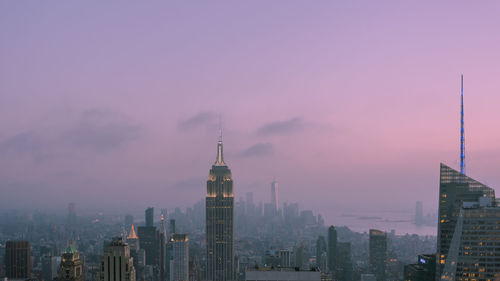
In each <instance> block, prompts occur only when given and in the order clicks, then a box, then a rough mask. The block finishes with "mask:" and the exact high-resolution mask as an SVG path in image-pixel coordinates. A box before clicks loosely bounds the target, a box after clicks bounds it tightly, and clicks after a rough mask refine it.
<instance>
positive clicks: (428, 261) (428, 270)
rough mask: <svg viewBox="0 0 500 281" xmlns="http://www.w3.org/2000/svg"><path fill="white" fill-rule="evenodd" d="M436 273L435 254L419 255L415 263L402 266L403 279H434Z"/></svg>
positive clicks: (415, 280)
mask: <svg viewBox="0 0 500 281" xmlns="http://www.w3.org/2000/svg"><path fill="white" fill-rule="evenodd" d="M435 275H436V255H435V254H433V255H419V256H418V259H417V263H416V264H408V265H405V267H404V274H403V276H404V281H427V280H434V276H435Z"/></svg>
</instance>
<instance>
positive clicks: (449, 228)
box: [436, 163, 495, 278]
mask: <svg viewBox="0 0 500 281" xmlns="http://www.w3.org/2000/svg"><path fill="white" fill-rule="evenodd" d="M481 197H488V198H490V199H491V200H492V201H494V199H495V191H494V190H493V189H491V188H490V187H488V186H486V185H484V184H482V183H480V182H478V181H476V180H474V179H472V178H470V177H468V176H466V175H463V174H460V173H459V172H458V171H456V170H453V169H452V168H450V167H448V166H446V165H444V164H442V163H441V166H440V182H439V216H438V219H439V221H438V237H437V240H438V241H437V242H438V243H437V254H438V256H437V262H436V267H437V268H436V275H437V277H438V278H439V276H441V273H442V270H443V267H444V265H445V263H446V257H447V255H448V250H449V247H450V243H451V240H452V238H453V233H454V232H455V226H456V223H457V219H458V216H459V214H460V209H461V207H462V205H463V202H478V201H479V198H481Z"/></svg>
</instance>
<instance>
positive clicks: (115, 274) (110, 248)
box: [99, 237, 136, 281]
mask: <svg viewBox="0 0 500 281" xmlns="http://www.w3.org/2000/svg"><path fill="white" fill-rule="evenodd" d="M135 279H136V276H135V268H134V261H133V258H132V257H131V256H130V248H129V246H128V244H127V243H125V242H123V240H122V239H121V238H119V237H118V238H113V240H112V241H111V242H110V243H108V244H107V245H105V246H104V255H103V257H102V261H101V269H100V272H99V280H100V281H135Z"/></svg>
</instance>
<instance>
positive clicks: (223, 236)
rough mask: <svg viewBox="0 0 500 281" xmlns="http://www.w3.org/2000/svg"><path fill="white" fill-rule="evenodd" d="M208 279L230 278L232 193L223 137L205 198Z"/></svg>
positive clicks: (231, 259) (232, 262) (220, 139)
mask: <svg viewBox="0 0 500 281" xmlns="http://www.w3.org/2000/svg"><path fill="white" fill-rule="evenodd" d="M206 208H207V209H206V216H207V217H206V226H207V280H208V281H233V280H235V278H234V276H235V273H234V268H235V267H234V196H233V180H232V178H231V170H230V169H229V168H228V167H227V165H226V163H224V157H223V154H222V137H220V138H219V142H218V143H217V160H216V161H215V163H214V164H213V165H212V169H210V174H209V176H208V180H207V198H206Z"/></svg>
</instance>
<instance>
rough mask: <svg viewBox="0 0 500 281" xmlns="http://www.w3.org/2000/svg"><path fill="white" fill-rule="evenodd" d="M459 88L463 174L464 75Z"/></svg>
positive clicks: (463, 170)
mask: <svg viewBox="0 0 500 281" xmlns="http://www.w3.org/2000/svg"><path fill="white" fill-rule="evenodd" d="M460 78H461V88H460V174H461V175H465V135H464V75H463V74H462V75H461V77H460Z"/></svg>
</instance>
